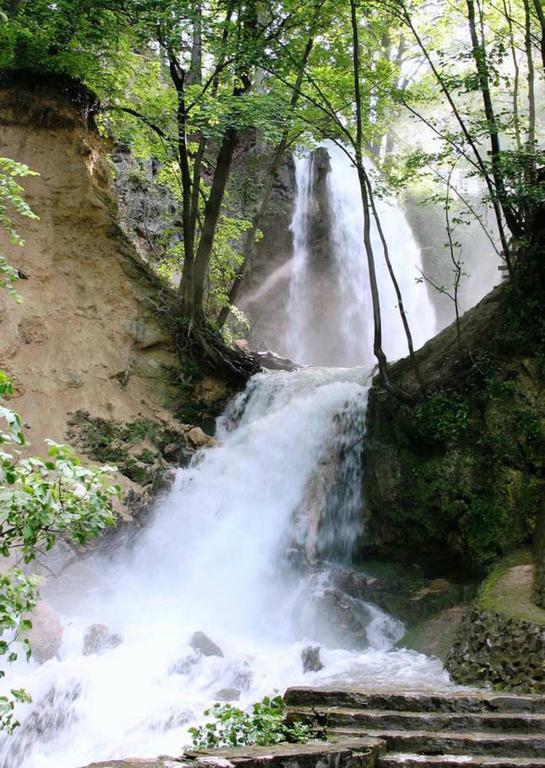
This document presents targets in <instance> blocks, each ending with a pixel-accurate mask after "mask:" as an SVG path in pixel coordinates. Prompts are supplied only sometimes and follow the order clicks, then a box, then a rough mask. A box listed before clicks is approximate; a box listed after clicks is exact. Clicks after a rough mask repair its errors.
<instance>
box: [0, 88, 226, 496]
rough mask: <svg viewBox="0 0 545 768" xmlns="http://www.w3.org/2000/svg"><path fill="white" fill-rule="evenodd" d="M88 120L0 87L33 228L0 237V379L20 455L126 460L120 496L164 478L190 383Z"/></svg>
mask: <svg viewBox="0 0 545 768" xmlns="http://www.w3.org/2000/svg"><path fill="white" fill-rule="evenodd" d="M89 106H90V102H89V98H88V96H87V95H86V94H83V93H77V92H74V91H73V90H72V91H70V92H68V91H67V89H66V88H59V85H58V84H52V83H49V84H48V83H43V82H42V83H40V84H37V85H33V84H32V83H29V82H27V81H19V82H16V83H14V82H13V81H12V82H6V81H2V80H0V156H5V157H10V158H13V159H14V160H17V161H19V162H22V163H26V164H27V165H28V166H29V167H30V168H31V169H33V170H35V171H37V172H38V173H39V174H40V175H39V176H38V177H36V178H32V179H28V180H26V181H25V189H26V197H27V200H28V202H29V203H30V205H31V206H32V208H33V210H34V211H35V212H36V213H37V214H38V216H39V217H40V220H39V221H28V220H21V221H20V222H19V230H20V234H21V235H22V236H23V237H24V239H25V241H26V243H25V246H24V248H18V247H13V246H11V245H10V244H9V243H8V242H7V241H6V238H5V237H4V236H3V235H0V238H1V239H0V249H1V252H3V253H5V254H6V256H7V257H8V259H9V261H10V262H11V263H12V264H13V265H14V266H15V267H17V268H18V269H19V270H20V272H21V274H22V276H23V277H24V279H23V280H21V281H19V285H18V291H19V293H20V294H21V296H22V297H23V302H22V303H21V304H16V303H15V301H14V300H13V299H12V298H10V297H9V296H7V295H6V293H5V292H2V293H1V295H0V368H1V369H4V370H6V371H7V372H8V373H9V374H10V375H11V376H12V377H13V379H14V383H15V388H16V393H15V397H14V399H13V403H12V404H13V407H14V408H16V409H17V410H18V411H19V412H20V413H21V414H22V415H23V417H24V419H25V421H26V423H27V425H28V430H27V434H28V436H29V438H30V439H31V441H32V450H33V452H35V453H41V452H43V450H44V446H43V441H44V439H45V438H52V439H54V440H56V441H60V442H62V441H66V439H67V436H69V437H71V439H72V440H73V441H75V442H76V444H77V443H78V439H79V438H81V439H80V440H79V447H83V448H84V449H86V451H87V453H88V455H90V456H91V457H92V458H94V459H97V460H100V459H103V458H106V459H108V458H111V459H112V460H114V461H116V463H120V461H119V460H120V459H121V460H124V459H126V462H125V463H126V464H127V466H129V465H130V466H129V470H128V471H127V472H124V475H125V478H129V479H126V486H128V487H129V488H130V487H132V481H135V482H136V483H137V484H138V485H139V486H142V485H144V486H145V485H149V484H151V483H152V480H153V479H154V475H153V472H151V473H149V474H148V475H146V473H145V472H143V473H142V472H140V474H139V470H142V469H143V468H144V469H145V468H146V467H150V466H152V467H153V466H155V465H157V467H159V465H161V464H162V463H163V464H164V450H166V452H167V453H168V452H169V451H170V453H171V454H172V456H171V458H172V459H173V460H174V462H176V461H178V460H179V458H180V457H179V456H178V455H177V453H176V446H177V445H180V444H181V443H183V441H184V437H183V436H184V433H185V434H187V432H188V429H187V428H184V427H183V425H182V424H181V423H180V421H178V420H175V419H174V418H173V413H174V412H175V411H177V412H178V413H179V412H180V407H181V406H183V402H181V401H183V397H184V393H186V394H187V393H191V394H190V395H188V396H189V398H190V399H191V398H192V397H193V390H192V387H193V382H192V380H191V379H190V378H189V377H188V376H187V375H186V373H185V372H184V371H183V370H182V368H181V366H180V363H179V360H178V358H177V356H176V354H175V350H174V346H173V344H172V341H171V338H170V336H169V333H168V330H167V329H166V327H164V326H163V325H162V323H161V322H160V319H159V315H158V313H157V307H158V305H160V303H161V292H162V291H163V290H164V289H163V288H162V286H161V284H160V283H159V282H158V280H157V279H156V278H155V277H154V275H153V274H152V273H151V272H150V270H149V269H148V268H147V267H146V265H145V264H144V263H143V262H142V261H141V260H140V259H139V257H138V256H137V254H136V252H135V250H134V248H133V247H132V245H131V244H130V243H129V242H128V241H127V239H126V238H125V237H124V235H123V234H122V233H121V231H120V229H119V228H118V226H117V224H116V221H115V213H116V206H115V202H114V200H113V198H112V195H111V188H110V184H111V176H110V169H109V166H108V161H107V159H106V157H107V156H106V153H105V151H104V146H103V145H102V143H101V141H100V140H99V138H98V136H97V134H96V131H95V130H94V127H93V125H92V119H90V118H89ZM204 389H205V390H206V386H205V388H204ZM209 390H210V387H208V391H209ZM222 396H225V391H222V390H221V386H220V387H219V391H218V388H217V387H216V390H215V394H214V397H222ZM182 420H184V421H185V419H183V413H182ZM82 425H83V426H82ZM127 425H129V428H128V431H127ZM97 430H98V431H97ZM120 430H124V431H123V434H122V435H121V436H120V435H118V434H116V433H117V432H118V431H120ZM104 431H106V432H107V435H106V436H104V434H103V432H104ZM127 436H128V438H127ZM178 436H179V439H178ZM193 436H194V437H195V433H193ZM118 437H121V440H117V443H116V444H115V445H114V449H113V453H112V452H110V453H111V455H110V453H109V452H108V441H110V444H111V443H112V440H114V439H115V438H118ZM196 437H197V438H198V437H199V436H198V435H197V436H196ZM133 438H134V439H133ZM93 441H94V442H93ZM185 441H186V443H187V447H188V449H189V450H191V448H194V447H195V446H194V445H193V444H192V443H191V440H188V439H187V438H186V439H185ZM197 441H198V440H197ZM119 443H121V444H122V447H120V445H119ZM122 450H125V451H126V452H127V453H128V455H127V456H123V455H122ZM121 463H122V462H121Z"/></svg>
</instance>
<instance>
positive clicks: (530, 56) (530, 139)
mask: <svg viewBox="0 0 545 768" xmlns="http://www.w3.org/2000/svg"><path fill="white" fill-rule="evenodd" d="M523 4H524V47H525V49H526V64H527V70H528V135H527V139H526V146H527V149H528V154H529V157H528V163H527V173H526V181H527V182H528V183H530V184H531V183H533V181H534V180H535V165H536V163H535V149H536V146H535V145H536V94H535V70H534V52H533V48H532V16H531V13H530V3H529V0H523Z"/></svg>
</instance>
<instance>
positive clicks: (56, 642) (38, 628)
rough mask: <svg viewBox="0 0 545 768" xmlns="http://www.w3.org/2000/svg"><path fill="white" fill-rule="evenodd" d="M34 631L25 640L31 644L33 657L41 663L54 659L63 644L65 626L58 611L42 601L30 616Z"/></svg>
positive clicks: (27, 634) (30, 631)
mask: <svg viewBox="0 0 545 768" xmlns="http://www.w3.org/2000/svg"><path fill="white" fill-rule="evenodd" d="M30 620H31V621H32V629H30V630H29V631H28V632H27V633H26V634H25V638H26V639H27V640H28V641H29V642H30V646H31V648H32V656H33V657H34V658H35V659H36V660H37V661H39V662H40V663H42V662H44V661H48V659H52V658H54V657H55V656H56V655H57V653H58V652H59V649H60V647H61V644H62V637H63V633H64V630H63V626H62V623H61V620H60V618H59V616H58V614H57V613H56V611H55V610H54V609H53V608H52V607H51V606H50V605H49V603H46V602H45V600H40V602H39V603H38V604H37V605H36V607H35V608H34V610H33V611H32V614H31V615H30Z"/></svg>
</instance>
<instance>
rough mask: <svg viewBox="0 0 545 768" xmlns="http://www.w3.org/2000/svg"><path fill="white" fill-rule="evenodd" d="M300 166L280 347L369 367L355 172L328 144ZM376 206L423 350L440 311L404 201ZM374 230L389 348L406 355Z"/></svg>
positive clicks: (368, 306) (317, 359) (305, 358)
mask: <svg viewBox="0 0 545 768" xmlns="http://www.w3.org/2000/svg"><path fill="white" fill-rule="evenodd" d="M319 153H320V155H319ZM318 155H319V156H320V157H321V161H320V162H321V166H322V169H323V168H324V167H325V166H326V170H325V172H324V171H322V174H323V177H324V178H325V183H322V184H321V185H317V183H316V179H317V174H316V170H315V166H316V158H317V156H318ZM295 168H296V201H295V207H294V214H293V219H292V224H291V230H292V233H293V244H294V252H293V259H292V271H291V279H290V286H289V303H288V309H287V312H288V315H289V322H288V328H289V331H288V333H287V334H286V335H285V338H284V339H283V342H282V343H283V346H282V349H281V351H282V352H284V353H285V354H287V355H288V356H291V357H293V359H295V360H298V361H299V362H301V363H304V364H314V365H339V366H354V365H369V366H371V365H373V363H374V358H373V351H372V350H373V321H372V316H373V315H372V303H371V293H370V288H369V276H368V269H367V260H366V254H365V252H364V246H363V208H362V203H361V195H360V188H359V182H358V177H357V172H356V170H355V168H354V166H353V164H352V163H351V161H350V159H349V158H348V157H347V155H346V154H345V152H344V151H343V150H342V149H341V148H340V147H338V146H337V145H335V144H334V143H333V142H331V141H328V142H325V144H324V146H323V147H322V148H321V149H319V150H318V152H314V153H313V152H307V153H304V154H302V155H299V156H297V157H296V158H295ZM376 205H377V211H378V215H379V217H380V219H381V221H382V226H383V229H384V231H385V235H386V239H387V241H388V244H389V249H390V258H391V261H392V265H393V268H394V272H395V274H396V277H397V280H398V283H399V286H400V289H401V293H402V296H403V302H404V306H405V311H406V314H407V317H408V320H409V324H410V327H411V332H412V335H413V340H414V345H415V348H418V347H420V346H422V344H424V343H425V342H426V341H427V340H428V339H430V338H431V337H432V336H433V335H434V333H435V331H436V318H435V310H434V308H433V305H432V302H431V300H430V297H429V294H428V289H427V286H426V285H425V284H424V283H423V281H422V275H421V269H422V261H421V255H420V250H419V248H418V245H417V243H416V241H415V239H414V236H413V234H412V232H411V228H410V226H409V224H408V222H407V219H406V217H405V215H404V213H403V210H402V208H401V207H400V205H399V204H398V203H397V202H396V201H395V200H384V199H377V201H376ZM315 227H320V230H321V232H320V234H321V237H319V238H317V237H316V236H315V234H314V233H313V228H315ZM371 230H372V243H373V248H374V252H375V262H376V270H377V281H378V284H379V292H380V301H381V310H382V324H383V345H384V351H385V352H386V355H387V357H388V358H389V359H390V360H396V359H398V358H400V357H403V356H405V355H406V354H407V352H408V349H407V340H406V337H405V333H404V330H403V325H402V322H401V317H400V314H399V308H398V304H397V298H396V295H395V291H394V287H393V285H392V281H391V277H390V275H389V273H388V269H387V266H386V262H385V259H384V254H383V248H382V243H381V241H380V238H379V235H378V232H377V229H376V225H375V223H374V221H372V223H371ZM303 330H304V331H305V332H304V333H303V332H302V331H303Z"/></svg>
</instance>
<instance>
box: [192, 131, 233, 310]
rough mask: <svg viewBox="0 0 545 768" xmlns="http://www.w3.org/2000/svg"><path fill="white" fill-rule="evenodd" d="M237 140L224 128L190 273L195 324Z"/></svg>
mask: <svg viewBox="0 0 545 768" xmlns="http://www.w3.org/2000/svg"><path fill="white" fill-rule="evenodd" d="M238 141H239V135H238V131H237V130H236V128H233V127H231V128H228V129H227V130H226V132H225V133H224V135H223V140H222V142H221V147H220V151H219V154H218V159H217V162H216V170H215V172H214V178H213V180H212V188H211V190H210V195H209V197H208V200H207V203H206V207H205V213H204V223H203V228H202V232H201V237H200V239H199V247H198V249H197V254H196V256H195V265H194V270H193V282H194V289H193V290H194V306H193V310H194V315H195V319H196V320H197V321H202V320H203V318H204V292H205V287H206V277H207V274H208V266H209V264H210V258H211V256H212V249H213V247H214V239H215V237H216V231H217V228H218V222H219V218H220V214H221V206H222V203H223V198H224V196H225V189H226V187H227V182H228V180H229V173H230V171H231V165H232V162H233V155H234V153H235V149H236V147H237V144H238Z"/></svg>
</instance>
